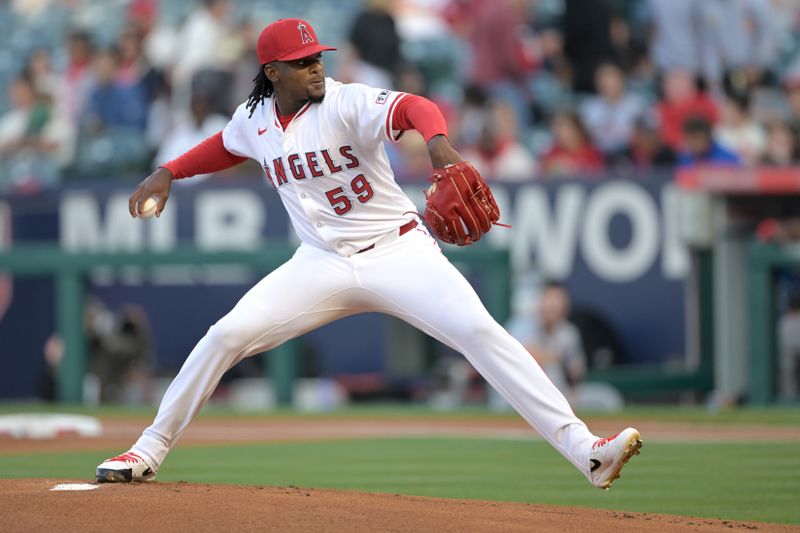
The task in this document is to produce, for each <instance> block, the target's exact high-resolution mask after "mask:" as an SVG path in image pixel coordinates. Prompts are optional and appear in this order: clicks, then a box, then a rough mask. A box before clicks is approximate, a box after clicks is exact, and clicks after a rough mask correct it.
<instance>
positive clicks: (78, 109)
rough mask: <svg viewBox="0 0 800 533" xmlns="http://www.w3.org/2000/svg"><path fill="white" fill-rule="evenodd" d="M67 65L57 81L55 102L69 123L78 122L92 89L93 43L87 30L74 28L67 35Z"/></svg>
mask: <svg viewBox="0 0 800 533" xmlns="http://www.w3.org/2000/svg"><path fill="white" fill-rule="evenodd" d="M67 55H68V59H67V65H66V68H65V70H64V72H63V73H62V74H61V79H60V80H59V82H58V92H57V93H56V94H57V100H56V104H57V106H58V108H59V112H60V113H61V114H63V116H64V117H66V118H67V120H69V122H70V123H71V124H78V120H79V118H80V116H81V115H82V114H83V111H84V109H86V103H87V101H88V100H89V93H90V91H91V89H92V77H93V76H92V59H93V56H94V44H93V43H92V37H91V35H89V33H88V32H87V31H84V30H75V31H73V32H72V33H70V34H69V36H68V37H67Z"/></svg>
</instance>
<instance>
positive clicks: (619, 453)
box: [589, 428, 642, 490]
mask: <svg viewBox="0 0 800 533" xmlns="http://www.w3.org/2000/svg"><path fill="white" fill-rule="evenodd" d="M641 447H642V436H641V435H640V434H639V432H638V431H637V430H636V429H634V428H627V429H625V430H623V431H621V432H620V433H617V434H616V435H614V436H613V437H608V438H605V439H598V440H597V442H595V443H594V444H592V451H591V453H590V454H589V463H590V467H591V480H592V485H594V486H595V487H597V488H598V489H602V490H608V489H609V487H611V483H613V482H614V480H615V479H617V478H619V477H620V475H619V473H620V471H621V470H622V467H623V466H625V463H627V462H628V460H629V459H630V458H631V457H633V456H634V455H639V449H640V448H641Z"/></svg>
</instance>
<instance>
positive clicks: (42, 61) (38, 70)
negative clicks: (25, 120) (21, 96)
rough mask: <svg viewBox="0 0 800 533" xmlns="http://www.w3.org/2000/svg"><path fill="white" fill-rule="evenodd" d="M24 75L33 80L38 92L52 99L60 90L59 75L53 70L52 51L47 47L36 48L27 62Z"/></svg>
mask: <svg viewBox="0 0 800 533" xmlns="http://www.w3.org/2000/svg"><path fill="white" fill-rule="evenodd" d="M23 72H24V76H25V77H26V78H28V79H29V80H31V81H32V82H33V87H34V89H35V90H36V92H37V93H38V94H40V95H42V96H45V97H47V98H49V99H51V100H53V99H54V98H55V97H56V93H57V91H58V76H57V75H56V73H55V71H54V70H53V62H52V60H51V58H50V51H49V50H47V49H45V48H39V49H37V50H34V51H33V52H32V53H31V55H30V56H29V57H28V61H27V63H26V64H25V69H24V71H23Z"/></svg>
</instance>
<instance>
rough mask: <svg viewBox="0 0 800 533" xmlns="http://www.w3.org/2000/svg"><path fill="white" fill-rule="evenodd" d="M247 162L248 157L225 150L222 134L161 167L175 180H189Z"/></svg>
mask: <svg viewBox="0 0 800 533" xmlns="http://www.w3.org/2000/svg"><path fill="white" fill-rule="evenodd" d="M244 161H247V158H246V157H240V156H238V155H234V154H232V153H230V152H229V151H228V150H226V149H225V144H224V143H223V142H222V132H221V131H220V132H219V133H217V134H216V135H212V136H211V137H209V138H208V139H206V140H205V141H203V142H201V143H200V144H198V145H197V146H195V147H194V148H192V149H191V150H189V151H188V152H186V153H185V154H183V155H181V156H179V157H176V158H175V159H173V160H172V161H168V162H167V163H164V164H163V165H161V166H162V167H164V168H166V169H167V170H169V171H170V172H172V178H173V179H176V180H177V179H181V178H188V177H191V176H196V175H197V174H209V173H211V172H219V171H221V170H225V169H227V168H231V167H234V166H236V165H238V164H239V163H243V162H244Z"/></svg>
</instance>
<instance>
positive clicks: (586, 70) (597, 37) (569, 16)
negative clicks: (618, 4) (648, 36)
mask: <svg viewBox="0 0 800 533" xmlns="http://www.w3.org/2000/svg"><path fill="white" fill-rule="evenodd" d="M565 7H566V9H565V11H564V24H563V32H564V52H565V54H566V56H567V59H569V62H570V65H571V67H572V89H573V90H574V91H576V92H579V93H589V92H594V88H595V85H594V72H595V70H596V69H597V67H598V66H599V65H600V64H601V63H602V62H603V61H608V60H609V59H610V58H611V57H613V55H614V50H613V48H612V46H611V33H610V30H611V15H612V11H611V6H610V5H609V3H608V1H607V0H593V1H591V2H586V1H585V0H565Z"/></svg>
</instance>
